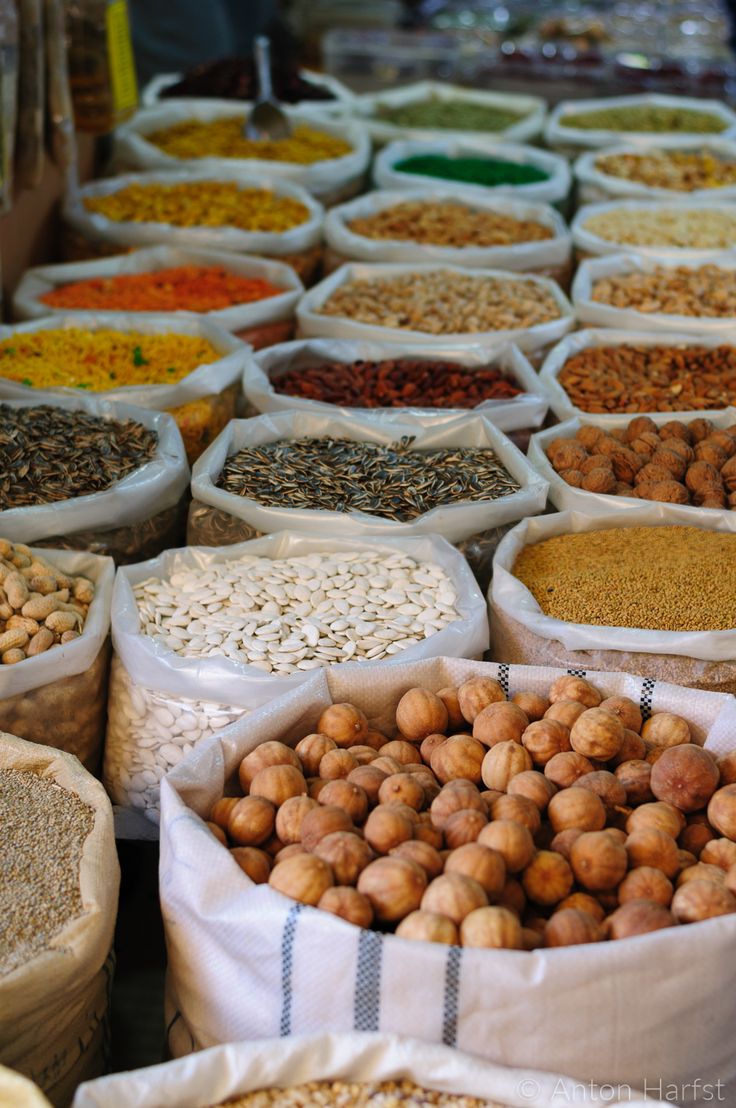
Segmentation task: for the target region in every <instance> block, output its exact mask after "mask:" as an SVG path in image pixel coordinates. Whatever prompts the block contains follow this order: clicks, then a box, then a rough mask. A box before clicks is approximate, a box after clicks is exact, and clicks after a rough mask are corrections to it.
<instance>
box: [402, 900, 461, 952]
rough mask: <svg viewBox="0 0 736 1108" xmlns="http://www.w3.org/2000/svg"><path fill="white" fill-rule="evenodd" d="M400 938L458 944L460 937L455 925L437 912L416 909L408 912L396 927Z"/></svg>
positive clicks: (447, 944)
mask: <svg viewBox="0 0 736 1108" xmlns="http://www.w3.org/2000/svg"><path fill="white" fill-rule="evenodd" d="M396 934H397V935H398V936H399V938H401V939H419V941H420V942H425V943H444V944H445V945H446V946H459V945H460V937H459V935H458V931H457V925H456V924H455V923H454V922H453V921H452V920H451V919H449V918H448V917H447V916H442V915H440V914H439V912H425V911H422V910H421V909H418V910H417V911H415V912H410V913H409V915H408V916H406V917H405V918H404V919H402V921H401V923H400V924H399V926H398V927H397V928H396Z"/></svg>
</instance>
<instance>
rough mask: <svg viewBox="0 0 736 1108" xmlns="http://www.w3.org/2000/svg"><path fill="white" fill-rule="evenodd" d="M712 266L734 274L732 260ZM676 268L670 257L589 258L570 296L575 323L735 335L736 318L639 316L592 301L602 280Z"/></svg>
mask: <svg viewBox="0 0 736 1108" xmlns="http://www.w3.org/2000/svg"><path fill="white" fill-rule="evenodd" d="M716 264H717V265H718V268H719V269H723V270H725V271H727V272H729V273H733V272H734V271H736V256H732V257H731V258H719V259H718V262H717V263H716ZM680 266H681V263H680V262H677V261H673V260H672V258H670V257H667V258H664V257H663V258H657V257H656V256H650V257H641V256H639V255H636V254H607V255H606V256H605V257H603V258H589V259H588V260H586V261H584V262H582V263H581V264H580V266H578V270H577V272H576V274H575V280H574V281H573V286H572V291H571V293H570V298H571V300H572V302H573V307H574V308H575V314H576V316H577V318H578V321H579V322H580V323H583V324H585V325H586V326H588V327H614V328H616V329H617V330H620V331H643V330H651V331H655V330H662V331H667V332H668V333H669V332H670V331H672V330H674V331H678V332H680V333H684V332H686V331H692V332H693V334H694V335H697V336H698V337H700V336H702V335H713V334H720V333H723V332H728V331H730V332H734V331H736V315H732V316H715V317H714V316H706V315H702V316H692V315H680V314H677V315H675V314H672V315H668V314H667V313H665V312H642V311H637V310H636V309H635V308H616V307H614V306H613V305H611V304H606V303H603V302H601V301H599V300H593V298H592V292H593V286H594V284H595V283H596V281H600V280H601V279H602V278H603V277H613V276H615V275H617V274H623V273H652V272H654V270H656V269H659V268H664V269H676V268H680ZM687 268H688V269H694V270H696V271H697V269H698V268H699V267H698V266H697V265H690V266H688V267H687Z"/></svg>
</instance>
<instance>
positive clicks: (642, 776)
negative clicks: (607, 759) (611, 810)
mask: <svg viewBox="0 0 736 1108" xmlns="http://www.w3.org/2000/svg"><path fill="white" fill-rule="evenodd" d="M651 775H652V767H651V766H650V764H649V762H643V761H642V760H641V759H640V758H634V759H632V760H631V761H630V762H622V763H621V765H620V766H616V770H615V774H614V776H615V777H616V778H617V780H619V781H620V782H621V784H622V785H623V787H624V789H625V790H626V803H627V804H629V805H636V804H645V803H646V802H647V801H649V800H652V799H653V798H654V793H653V792H652V790H651V788H650V778H651Z"/></svg>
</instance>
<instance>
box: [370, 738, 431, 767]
mask: <svg viewBox="0 0 736 1108" xmlns="http://www.w3.org/2000/svg"><path fill="white" fill-rule="evenodd" d="M379 755H380V757H381V758H393V759H394V761H395V762H398V763H399V765H400V766H409V765H413V764H414V763H415V762H418V761H419V758H420V755H419V751H418V749H417V747H415V746H413V745H412V744H411V743H410V742H408V741H407V740H406V739H392V740H391V742H388V743H384V745H383V746H382V747H381V749H380V751H379ZM376 761H378V759H376ZM371 765H373V763H372V762H371Z"/></svg>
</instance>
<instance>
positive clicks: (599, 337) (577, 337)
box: [539, 327, 736, 420]
mask: <svg viewBox="0 0 736 1108" xmlns="http://www.w3.org/2000/svg"><path fill="white" fill-rule="evenodd" d="M735 344H736V328H734V330H733V331H727V332H719V333H717V334H710V335H708V334H703V333H701V332H698V334H687V333H683V332H682V331H676V332H672V331H667V333H666V334H665V333H663V331H656V330H648V331H644V330H642V331H621V330H613V329H611V330H606V329H605V328H603V327H591V328H587V329H586V330H583V331H576V332H575V333H574V334H572V335H568V336H567V337H566V338H564V339H563V340H562V342H558V343H557V346H555V347H554V348H553V349H552V350H550V351H549V353H548V354H547V357H546V358H545V359H544V362H543V364H542V368H541V371H540V374H539V383H540V385H541V386H542V388H543V389H544V391H545V392H546V394H547V396H548V397H549V406H550V408H551V409H552V411H553V412H554V414H555V415H556V416H557V418H558V419H560V420H563V419H572V418H574V417H575V416H580V418H581V419H583V420H587V419H589V418H590V417H591V416H592V418H593V419H595V420H597V419H598V413H588V412H584V411H582V410H581V409H579V408H576V407H575V405H574V404H573V403H572V401H571V400H570V397H569V396H568V395H567V393H566V392H565V390H564V389H563V387H562V385H561V384H560V383H559V381H558V377H559V375H560V373H561V372H562V369H563V367H564V366H565V365H566V363H567V362H568V360H569V359H570V358H572V357H573V356H574V355H575V354H579V353H580V351H581V350H587V349H588V348H589V347H593V346H672V347H676V346H705V347H714V346H722V345H735ZM674 399H675V398H674V397H673V403H674ZM652 414H653V413H652V412H639V411H636V412H629V413H628V416H629V419H633V418H634V416H637V415H652ZM684 414H687V413H684ZM709 414H710V413H709V412H706V411H697V412H692V416H693V418H694V417H695V416H696V415H703V416H709ZM668 416H669V418H670V419H677V418H678V414H677V412H676V411H671V412H669V413H668Z"/></svg>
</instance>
